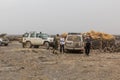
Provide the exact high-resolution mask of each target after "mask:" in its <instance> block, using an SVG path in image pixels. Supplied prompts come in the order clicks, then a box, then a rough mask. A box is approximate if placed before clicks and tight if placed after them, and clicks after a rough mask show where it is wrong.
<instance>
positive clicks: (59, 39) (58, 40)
mask: <svg viewBox="0 0 120 80" xmlns="http://www.w3.org/2000/svg"><path fill="white" fill-rule="evenodd" d="M64 45H65V39H64V37H63V35H61V36H60V35H59V34H57V35H56V36H55V37H54V40H53V53H56V51H57V50H58V47H59V46H60V52H61V53H64Z"/></svg>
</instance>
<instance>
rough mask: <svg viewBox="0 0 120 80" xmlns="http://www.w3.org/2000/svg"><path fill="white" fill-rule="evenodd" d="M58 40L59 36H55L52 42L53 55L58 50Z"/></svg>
mask: <svg viewBox="0 0 120 80" xmlns="http://www.w3.org/2000/svg"><path fill="white" fill-rule="evenodd" d="M59 39H60V38H59V34H57V35H56V36H55V37H54V40H53V53H55V50H58V45H59Z"/></svg>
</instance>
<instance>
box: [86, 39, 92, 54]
mask: <svg viewBox="0 0 120 80" xmlns="http://www.w3.org/2000/svg"><path fill="white" fill-rule="evenodd" d="M90 48H91V40H90V37H87V38H86V43H85V54H86V55H87V56H89V53H90Z"/></svg>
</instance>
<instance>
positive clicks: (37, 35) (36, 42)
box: [35, 33, 43, 45]
mask: <svg viewBox="0 0 120 80" xmlns="http://www.w3.org/2000/svg"><path fill="white" fill-rule="evenodd" d="M35 44H36V45H42V44H43V43H42V37H41V34H40V33H36V41H35Z"/></svg>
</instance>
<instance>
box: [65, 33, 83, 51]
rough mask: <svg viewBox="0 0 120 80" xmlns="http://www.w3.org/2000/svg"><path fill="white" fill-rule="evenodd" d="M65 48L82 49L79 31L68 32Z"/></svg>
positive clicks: (81, 37)
mask: <svg viewBox="0 0 120 80" xmlns="http://www.w3.org/2000/svg"><path fill="white" fill-rule="evenodd" d="M65 50H66V51H70V50H77V51H81V52H83V51H84V42H83V36H82V34H80V33H68V35H67V37H66V39H65Z"/></svg>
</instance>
